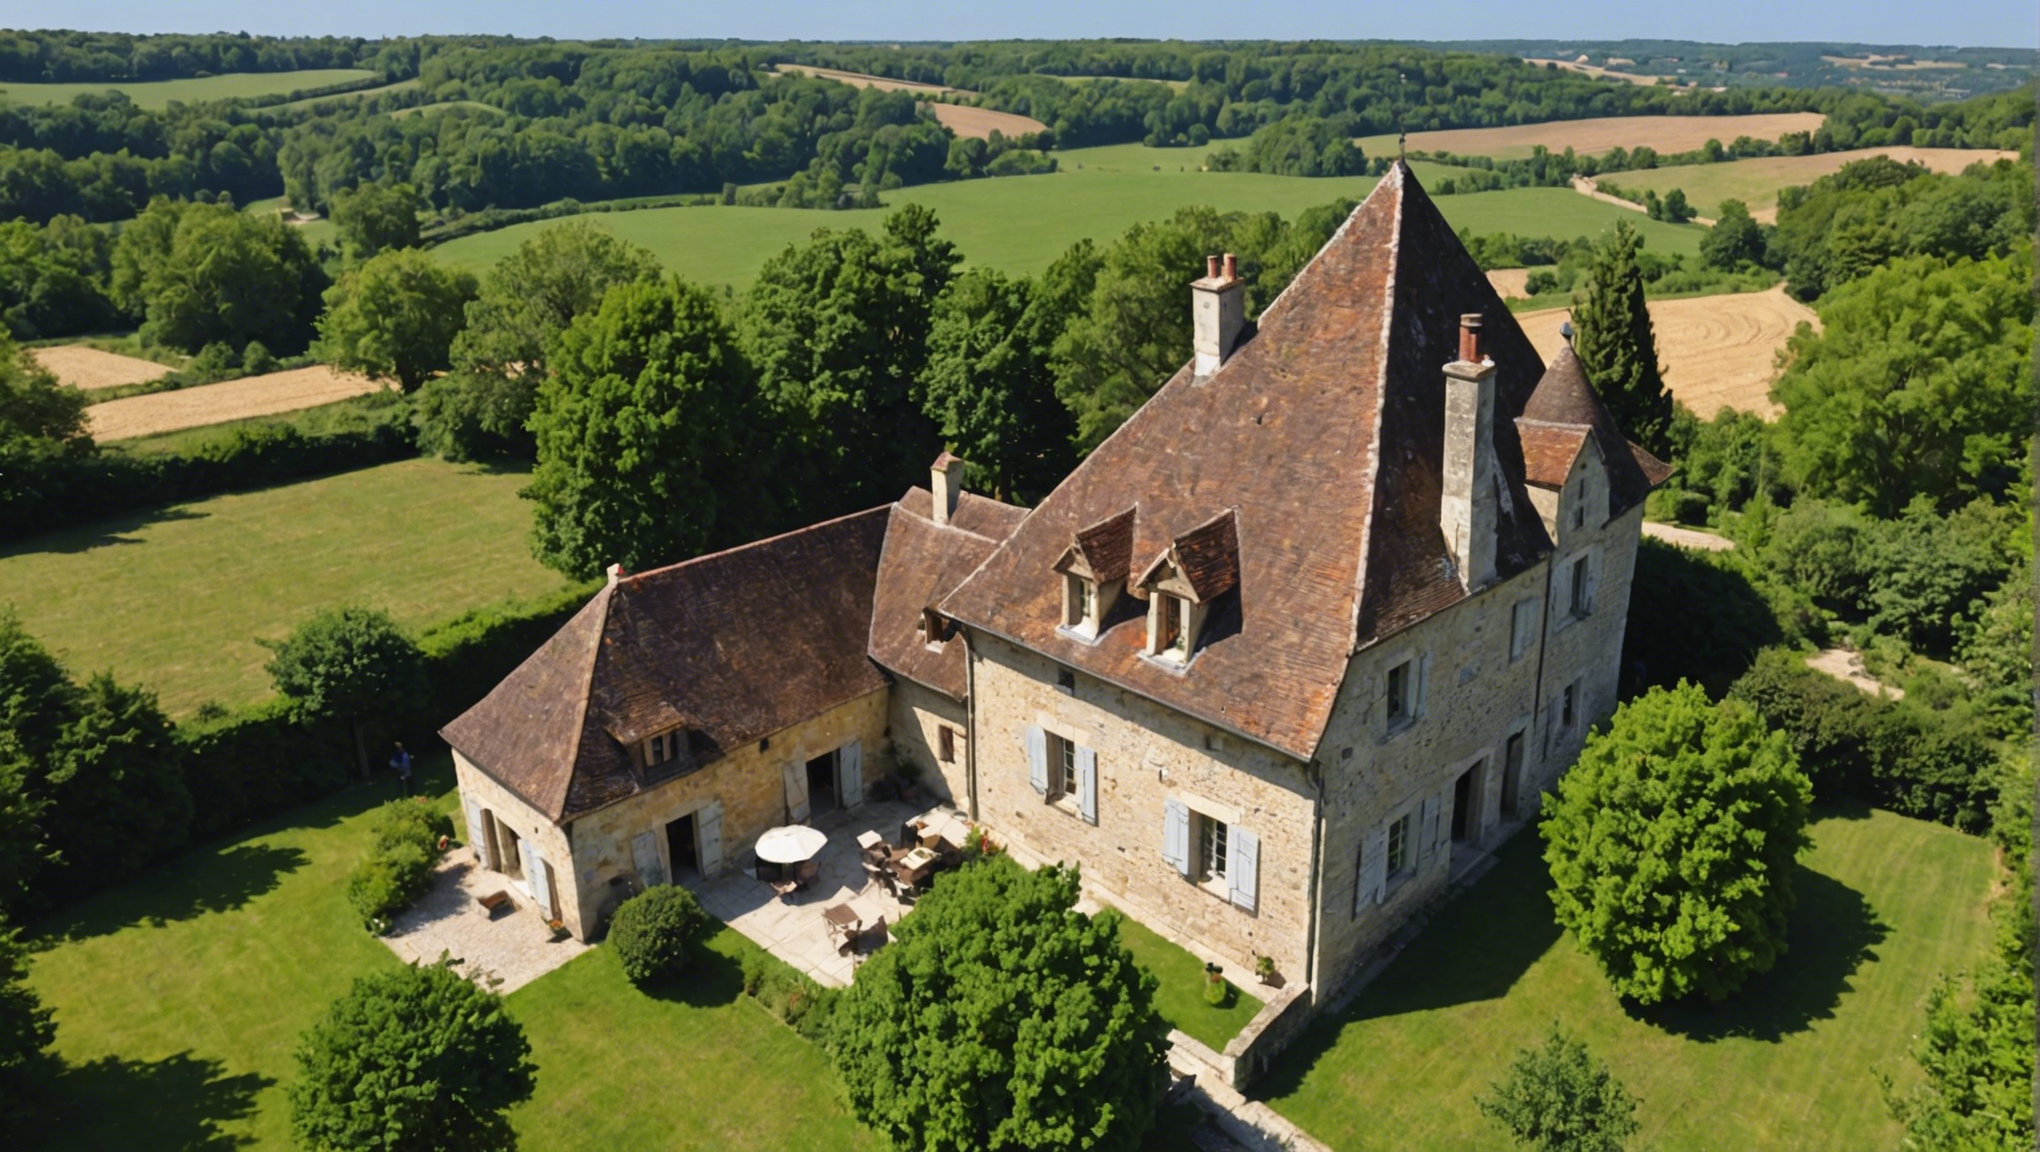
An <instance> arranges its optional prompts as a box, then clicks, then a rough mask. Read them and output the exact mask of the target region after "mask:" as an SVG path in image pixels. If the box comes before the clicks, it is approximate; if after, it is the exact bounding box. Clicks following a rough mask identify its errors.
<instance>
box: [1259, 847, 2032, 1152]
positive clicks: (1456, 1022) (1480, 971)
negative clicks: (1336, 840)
mask: <svg viewBox="0 0 2040 1152" xmlns="http://www.w3.org/2000/svg"><path fill="white" fill-rule="evenodd" d="M1813 835H1814V839H1815V848H1814V850H1813V852H1812V853H1810V854H1809V855H1808V856H1807V857H1806V858H1805V860H1804V862H1803V864H1802V866H1801V868H1800V870H1799V872H1798V876H1797V879H1796V889H1797V892H1798V894H1799V909H1798V911H1797V912H1796V913H1795V914H1794V917H1793V920H1792V926H1791V952H1790V954H1789V955H1787V956H1786V957H1785V958H1784V959H1783V960H1782V961H1781V962H1780V965H1779V967H1778V969H1776V970H1775V971H1773V972H1771V973H1769V974H1767V975H1765V976H1763V977H1760V978H1758V979H1757V980H1755V981H1753V982H1752V983H1750V984H1749V985H1747V986H1745V988H1744V989H1743V990H1742V992H1741V993H1740V994H1739V995H1738V996H1737V997H1736V998H1734V999H1733V1000H1731V1001H1729V1002H1727V1003H1725V1004H1723V1005H1720V1006H1718V1007H1716V1008H1714V1009H1712V1010H1708V1009H1706V1008H1701V1007H1694V1008H1683V1009H1679V1010H1676V1011H1665V1012H1658V1013H1652V1014H1648V1015H1632V1014H1631V1013H1630V1012H1628V1011H1625V1010H1624V1008H1623V1006H1622V1005H1621V1004H1620V1003H1619V1002H1618V1001H1617V1000H1616V998H1615V997H1614V996H1613V995H1612V994H1611V993H1610V992H1609V991H1608V988H1607V984H1606V981H1605V979H1604V978H1603V977H1602V976H1601V974H1600V972H1599V969H1598V968H1596V967H1595V966H1594V965H1593V963H1592V962H1591V961H1590V960H1588V959H1587V958H1586V957H1585V956H1584V955H1583V954H1581V953H1580V952H1579V951H1578V949H1577V948H1576V947H1575V946H1574V945H1573V943H1572V941H1571V940H1570V939H1569V938H1567V937H1565V936H1564V935H1562V934H1561V933H1560V931H1559V930H1558V928H1557V927H1556V925H1555V924H1554V923H1553V922H1552V913H1551V906H1550V903H1549V901H1548V900H1547V899H1546V897H1545V895H1544V892H1545V890H1546V889H1547V888H1548V887H1549V883H1550V881H1549V879H1548V877H1547V876H1546V875H1545V874H1544V869H1543V867H1542V864H1541V861H1540V860H1539V856H1538V853H1539V845H1538V842H1537V839H1536V836H1535V834H1534V833H1525V834H1523V835H1519V836H1517V837H1516V838H1515V840H1514V841H1513V842H1512V843H1510V844H1509V845H1508V846H1507V847H1506V848H1505V849H1504V850H1503V852H1502V860H1501V864H1500V866H1498V867H1497V868H1496V869H1495V870H1494V871H1493V872H1492V873H1491V874H1490V875H1489V877H1488V878H1487V879H1486V880H1484V881H1483V882H1482V883H1480V884H1479V885H1478V886H1477V887H1475V888H1474V889H1473V890H1472V891H1471V892H1469V893H1468V894H1466V895H1465V896H1463V897H1461V898H1460V899H1459V900H1458V901H1457V902H1456V903H1454V904H1453V905H1451V906H1450V907H1448V908H1447V909H1446V910H1444V912H1443V913H1442V914H1441V915H1439V916H1438V918H1437V919H1435V920H1433V921H1432V922H1431V924H1430V925H1429V927H1427V928H1426V929H1425V931H1424V933H1423V935H1422V936H1420V937H1419V938H1418V939H1417V940H1416V942H1415V943H1413V944H1412V945H1411V946H1410V948H1409V949H1408V950H1407V951H1406V952H1404V953H1403V955H1402V956H1401V957H1400V958H1398V959H1397V961H1396V962H1395V963H1394V964H1393V965H1392V966H1391V967H1390V968H1389V969H1388V970H1387V971H1386V972H1384V973H1383V974H1382V975H1381V977H1380V978H1379V979H1377V980H1376V981H1375V983H1374V984H1373V985H1371V986H1370V987H1369V988H1368V989H1367V990H1366V991H1365V992H1363V993H1362V994H1361V996H1360V997H1359V999H1358V1000H1356V1001H1355V1002H1354V1004H1353V1005H1352V1006H1351V1007H1350V1008H1349V1009H1348V1010H1347V1011H1346V1012H1345V1013H1343V1014H1342V1015H1341V1016H1340V1017H1339V1018H1338V1019H1336V1020H1331V1021H1325V1022H1321V1023H1320V1024H1319V1025H1317V1026H1316V1027H1314V1028H1313V1030H1312V1031H1311V1032H1310V1033H1309V1034H1308V1035H1307V1036H1306V1037H1305V1038H1304V1040H1303V1041H1301V1042H1300V1043H1299V1044H1298V1046H1297V1047H1296V1048H1293V1049H1291V1050H1290V1052H1288V1053H1286V1054H1285V1055H1284V1056H1283V1057H1282V1059H1281V1060H1280V1061H1279V1062H1278V1063H1277V1065H1276V1067H1275V1069H1274V1070H1273V1072H1272V1073H1271V1075H1270V1076H1269V1078H1268V1079H1267V1080H1266V1081H1264V1082H1262V1083H1261V1084H1259V1085H1257V1088H1258V1089H1259V1091H1260V1092H1262V1093H1265V1094H1266V1096H1267V1098H1268V1101H1269V1103H1270V1104H1271V1105H1272V1106H1274V1107H1275V1108H1276V1109H1277V1110H1278V1111H1280V1112H1281V1113H1282V1114H1284V1115H1285V1116H1288V1117H1289V1118H1291V1119H1292V1120H1294V1121H1296V1122H1297V1123H1298V1124H1300V1125H1302V1126H1303V1127H1304V1129H1305V1130H1307V1131H1309V1132H1310V1133H1311V1134H1312V1135H1313V1136H1316V1137H1317V1138H1318V1139H1320V1140H1324V1141H1327V1142H1328V1143H1330V1144H1331V1145H1332V1146H1333V1147H1334V1148H1338V1149H1341V1150H1349V1152H1350V1150H1359V1149H1376V1148H1380V1149H1389V1148H1393V1149H1412V1150H1419V1152H1420V1150H1424V1149H1440V1150H1443V1149H1455V1150H1456V1149H1462V1148H1481V1147H1498V1146H1499V1145H1500V1143H1501V1141H1502V1137H1501V1135H1500V1133H1499V1130H1497V1129H1495V1128H1493V1127H1492V1126H1490V1125H1489V1124H1488V1123H1487V1122H1486V1121H1485V1120H1483V1119H1482V1117H1481V1116H1480V1113H1479V1112H1478V1110H1477V1109H1476V1108H1475V1107H1474V1104H1473V1096H1474V1094H1475V1093H1476V1092H1478V1091H1480V1090H1482V1089H1484V1088H1486V1087H1487V1086H1488V1085H1489V1084H1490V1083H1492V1082H1493V1081H1494V1080H1496V1079H1498V1078H1499V1077H1500V1076H1501V1075H1502V1073H1503V1071H1504V1070H1505V1069H1506V1067H1507V1066H1508V1064H1509V1062H1510V1061H1511V1060H1512V1059H1514V1057H1515V1053H1516V1051H1517V1049H1519V1048H1522V1047H1525V1046H1529V1045H1533V1044H1535V1043H1537V1042H1539V1041H1540V1040H1541V1038H1542V1035H1543V1033H1544V1030H1545V1029H1546V1027H1547V1026H1548V1025H1549V1023H1550V1022H1551V1021H1553V1020H1557V1021H1559V1022H1560V1023H1561V1024H1562V1025H1563V1026H1564V1027H1566V1028H1567V1029H1568V1030H1570V1031H1572V1032H1574V1033H1575V1034H1577V1035H1579V1036H1581V1037H1582V1038H1584V1039H1585V1040H1586V1042H1587V1045H1588V1047H1589V1048H1590V1049H1591V1050H1592V1051H1593V1052H1594V1053H1595V1054H1596V1055H1597V1056H1599V1057H1600V1058H1602V1059H1604V1060H1606V1061H1607V1062H1608V1063H1609V1064H1610V1065H1612V1066H1613V1068H1614V1071H1615V1073H1616V1075H1617V1076H1619V1077H1620V1078H1621V1079H1622V1081H1623V1082H1624V1083H1625V1084H1626V1085H1627V1086H1628V1087H1629V1089H1630V1091H1632V1092H1633V1093H1635V1094H1636V1095H1637V1096H1638V1097H1639V1098H1640V1099H1641V1101H1642V1103H1641V1105H1640V1107H1639V1108H1638V1110H1637V1118H1638V1119H1639V1120H1640V1121H1641V1122H1642V1124H1643V1131H1642V1132H1641V1134H1640V1135H1639V1137H1638V1139H1637V1140H1636V1141H1635V1142H1634V1144H1635V1146H1639V1147H1651V1148H1667V1149H1669V1148H1677V1149H1684V1150H1692V1152H1706V1150H1709V1149H1722V1150H1729V1149H1734V1150H1738V1152H1741V1150H1747V1149H1791V1150H1794V1152H1813V1150H1817V1149H1836V1150H1838V1152H1840V1150H1848V1152H1857V1150H1860V1149H1868V1148H1892V1147H1896V1146H1897V1145H1898V1141H1899V1130H1898V1128H1897V1126H1896V1125H1895V1124H1893V1123H1892V1121H1891V1120H1890V1119H1889V1118H1887V1116H1886V1115H1885V1111H1884V1108H1883V1105H1882V1104H1881V1103H1880V1102H1879V1096H1878V1087H1877V1081H1876V1079H1875V1078H1874V1077H1873V1074H1872V1073H1873V1070H1878V1071H1883V1072H1886V1073H1889V1074H1891V1075H1893V1076H1894V1077H1895V1078H1896V1079H1897V1080H1898V1082H1899V1083H1900V1084H1901V1085H1905V1084H1909V1083H1912V1082H1913V1081H1914V1079H1915V1078H1916V1076H1917V1071H1916V1070H1915V1069H1914V1068H1913V1067H1912V1065H1911V1063H1910V1061H1909V1060H1908V1059H1907V1058H1906V1055H1905V1053H1906V1048H1907V1045H1908V1044H1909V1042H1910V1040H1911V1037H1912V1035H1913V1033H1914V1032H1915V1030H1917V1029H1918V1028H1919V1027H1920V1024H1921V1022H1922V1020H1923V1016H1922V1005H1923V1003H1924V1000H1925V997H1926V994H1927V992H1928V990H1929V989H1930V988H1931V987H1932V986H1933V983H1934V980H1935V978H1936V976H1937V974H1938V973H1941V972H1946V971H1954V970H1959V969H1961V968H1963V967H1965V966H1966V965H1968V964H1970V963H1972V962H1973V961H1974V960H1976V959H1977V958H1978V957H1979V956H1980V955H1981V954H1982V952H1983V950H1984V948H1985V946H1986V944H1987V942H1988V940H1989V938H1990V928H1989V925H1988V923H1987V920H1986V917H1985V912H1984V901H1985V898H1986V896H1987V893H1988V891H1989V888H1990V885H1991V880H1992V868H1993V865H1992V863H1991V858H1990V849H1989V846H1988V845H1987V844H1986V843H1985V842H1984V841H1982V840H1979V839H1976V838H1973V837H1968V836H1964V835H1961V834H1960V833H1957V832H1954V831H1951V830H1949V829H1947V828H1943V827H1940V826H1937V825H1933V824H1926V823H1921V822H1919V821H1916V820H1908V819H1905V818H1903V817H1899V816H1894V815H1891V814H1889V813H1886V812H1877V811H1871V810H1868V809H1859V810H1854V811H1849V812H1845V813H1842V814H1839V815H1830V816H1828V817H1827V818H1825V819H1822V820H1820V821H1819V822H1818V823H1817V824H1816V825H1815V826H1814V829H1813Z"/></svg>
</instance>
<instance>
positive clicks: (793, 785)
mask: <svg viewBox="0 0 2040 1152" xmlns="http://www.w3.org/2000/svg"><path fill="white" fill-rule="evenodd" d="M779 772H780V775H781V776H783V777H784V778H785V780H786V818H787V819H788V820H789V821H792V822H793V823H795V824H800V823H803V822H805V821H806V820H807V818H808V812H809V811H810V809H809V808H808V791H807V765H806V764H805V763H802V762H800V761H798V760H794V761H788V762H787V763H786V764H783V765H781V766H780V769H779Z"/></svg>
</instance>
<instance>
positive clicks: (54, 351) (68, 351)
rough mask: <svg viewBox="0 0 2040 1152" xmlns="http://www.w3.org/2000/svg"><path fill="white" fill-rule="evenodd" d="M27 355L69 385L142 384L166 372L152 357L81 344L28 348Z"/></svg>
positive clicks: (87, 387) (98, 386) (96, 386)
mask: <svg viewBox="0 0 2040 1152" xmlns="http://www.w3.org/2000/svg"><path fill="white" fill-rule="evenodd" d="M28 354H29V355H30V356H32V357H34V358H35V362H36V363H38V364H40V365H42V366H43V370H44V371H46V372H48V373H49V374H50V375H52V376H55V377H56V378H57V383H59V384H69V385H70V386H71V387H73V388H84V389H87V390H90V389H93V388H118V387H120V386H122V385H123V384H145V383H147V382H149V381H151V380H154V379H157V378H158V377H161V376H164V375H166V374H168V373H169V371H170V369H169V368H167V367H165V366H164V365H161V364H158V363H156V362H155V361H154V360H138V359H136V358H135V357H133V356H122V355H120V354H118V353H115V352H101V351H100V350H99V349H97V348H87V347H85V346H84V345H83V344H62V345H59V346H57V347H55V348H31V349H29V351H28Z"/></svg>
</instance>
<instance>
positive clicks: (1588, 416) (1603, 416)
mask: <svg viewBox="0 0 2040 1152" xmlns="http://www.w3.org/2000/svg"><path fill="white" fill-rule="evenodd" d="M1516 427H1517V434H1518V435H1521V436H1523V437H1524V438H1525V440H1524V443H1525V451H1526V452H1527V451H1528V444H1529V442H1530V438H1531V437H1533V436H1535V437H1537V438H1539V439H1540V441H1542V442H1544V443H1552V442H1554V441H1553V438H1552V436H1551V435H1550V433H1552V432H1564V433H1566V434H1569V435H1571V436H1572V437H1574V438H1575V442H1574V445H1573V448H1574V451H1575V452H1577V451H1578V447H1579V445H1578V443H1577V439H1578V437H1580V436H1583V435H1592V436H1593V438H1594V445H1595V446H1596V447H1598V448H1599V449H1600V450H1601V458H1602V459H1603V460H1605V461H1607V462H1608V515H1609V516H1610V517H1611V518H1612V517H1615V516H1619V515H1621V514H1622V513H1624V512H1627V511H1628V510H1629V509H1631V508H1634V507H1636V506H1637V505H1638V504H1641V503H1643V498H1644V497H1645V496H1648V495H1650V490H1651V489H1652V488H1655V487H1657V486H1658V485H1660V484H1662V483H1664V482H1665V480H1666V479H1667V478H1669V477H1670V476H1671V474H1672V466H1671V465H1669V464H1666V463H1664V462H1663V461H1661V460H1659V459H1658V458H1657V457H1655V456H1653V455H1651V454H1650V453H1649V452H1647V451H1645V450H1644V449H1643V448H1642V447H1640V446H1639V445H1636V444H1633V443H1631V442H1630V441H1629V439H1628V438H1627V437H1626V436H1624V435H1623V434H1622V429H1621V428H1619V427H1617V426H1616V424H1615V417H1614V416H1613V415H1611V414H1610V413H1609V411H1608V406H1607V405H1606V404H1604V403H1602V402H1601V396H1600V394H1599V393H1598V392H1595V391H1594V388H1593V385H1591V384H1589V383H1588V382H1587V373H1586V369H1585V368H1584V367H1583V366H1582V365H1581V364H1580V358H1579V356H1578V355H1577V354H1575V353H1574V352H1573V349H1572V345H1571V344H1567V345H1566V346H1565V347H1563V348H1560V349H1559V350H1558V355H1556V356H1553V357H1552V358H1551V366H1550V367H1549V368H1547V369H1545V371H1544V376H1543V377H1542V378H1541V379H1539V380H1538V381H1537V387H1536V388H1535V389H1533V390H1532V391H1531V393H1530V399H1529V400H1528V401H1526V402H1525V403H1524V405H1523V414H1522V416H1520V417H1519V418H1518V419H1517V421H1516ZM1540 429H1542V430H1544V431H1543V432H1539V431H1538V430H1540ZM1548 463H1549V462H1548V461H1540V462H1539V464H1540V466H1544V465H1548ZM1571 466H1572V457H1571V456H1570V455H1568V456H1567V457H1566V459H1565V463H1564V465H1563V467H1564V468H1568V469H1569V468H1571ZM1531 479H1532V480H1533V481H1534V482H1536V483H1539V484H1550V485H1557V484H1563V483H1564V482H1565V472H1564V471H1560V472H1559V473H1558V479H1557V480H1555V481H1553V480H1542V479H1539V478H1538V477H1537V476H1536V475H1533V476H1532V477H1531Z"/></svg>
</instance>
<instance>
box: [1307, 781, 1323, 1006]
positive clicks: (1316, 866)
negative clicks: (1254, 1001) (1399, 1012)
mask: <svg viewBox="0 0 2040 1152" xmlns="http://www.w3.org/2000/svg"><path fill="white" fill-rule="evenodd" d="M1304 778H1305V779H1307V780H1310V781H1311V782H1312V783H1313V784H1315V785H1316V786H1317V787H1316V789H1315V794H1314V795H1313V796H1312V797H1311V801H1310V900H1309V902H1308V904H1309V908H1310V927H1309V929H1308V931H1306V932H1305V934H1304V938H1303V982H1304V984H1305V985H1306V986H1307V987H1310V988H1312V989H1315V988H1317V949H1318V919H1319V914H1320V912H1321V909H1320V908H1319V903H1320V900H1321V899H1322V896H1323V893H1324V890H1325V882H1324V845H1325V766H1324V765H1323V764H1322V763H1320V762H1318V761H1316V760H1313V761H1311V762H1310V763H1309V764H1308V765H1306V766H1305V767H1304ZM1311 999H1312V1000H1316V999H1317V993H1316V992H1313V993H1312V994H1311Z"/></svg>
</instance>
